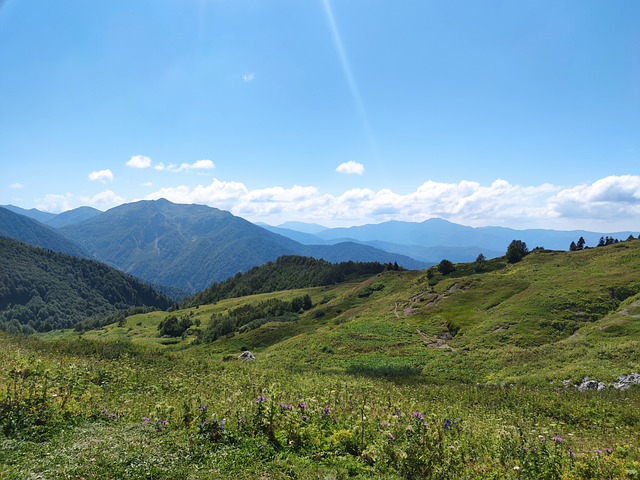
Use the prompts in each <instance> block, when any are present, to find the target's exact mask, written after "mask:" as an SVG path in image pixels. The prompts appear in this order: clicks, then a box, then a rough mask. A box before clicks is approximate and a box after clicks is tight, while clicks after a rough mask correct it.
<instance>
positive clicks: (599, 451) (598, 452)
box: [594, 448, 602, 455]
mask: <svg viewBox="0 0 640 480" xmlns="http://www.w3.org/2000/svg"><path fill="white" fill-rule="evenodd" d="M594 452H596V454H597V455H602V450H600V449H599V448H596V449H595V450H594Z"/></svg>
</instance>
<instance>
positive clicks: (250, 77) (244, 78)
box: [242, 73, 256, 82]
mask: <svg viewBox="0 0 640 480" xmlns="http://www.w3.org/2000/svg"><path fill="white" fill-rule="evenodd" d="M255 78H256V74H255V73H245V74H244V75H242V81H243V82H253V81H254V80H255Z"/></svg>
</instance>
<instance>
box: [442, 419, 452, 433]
mask: <svg viewBox="0 0 640 480" xmlns="http://www.w3.org/2000/svg"><path fill="white" fill-rule="evenodd" d="M452 425H453V422H452V421H451V420H449V419H448V418H445V419H444V431H445V432H446V431H447V430H449V428H451V426H452Z"/></svg>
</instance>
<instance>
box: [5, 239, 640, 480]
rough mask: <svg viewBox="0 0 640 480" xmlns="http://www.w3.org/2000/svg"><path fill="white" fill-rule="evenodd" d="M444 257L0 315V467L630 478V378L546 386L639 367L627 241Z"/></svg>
mask: <svg viewBox="0 0 640 480" xmlns="http://www.w3.org/2000/svg"><path fill="white" fill-rule="evenodd" d="M456 268H457V269H456V271H454V272H453V273H450V274H448V275H446V276H443V275H442V274H440V273H438V272H437V271H436V270H435V269H434V270H430V271H420V272H405V271H387V272H384V273H380V274H378V275H374V276H371V277H368V278H361V279H360V280H357V281H352V282H347V283H341V284H337V285H332V286H327V287H314V288H308V289H301V290H292V291H284V292H275V293H265V294H260V295H254V296H250V297H243V298H235V299H227V300H221V301H219V302H217V303H215V304H211V305H201V306H198V307H193V308H189V309H185V310H181V311H176V312H151V313H146V314H141V315H134V316H131V317H128V318H127V319H126V321H124V322H121V323H120V324H113V325H108V326H106V327H104V328H101V329H98V330H91V331H87V332H84V333H82V334H79V333H77V332H74V331H71V330H66V331H56V332H50V333H47V334H41V335H34V336H11V335H7V334H0V478H2V479H5V478H6V479H23V478H43V479H49V478H51V479H58V478H70V479H71V478H126V479H164V478H166V479H206V478H230V479H231V478H233V479H242V478H246V479H255V478H264V479H267V478H273V479H280V478H305V479H306V478H311V479H313V478H318V479H320V478H322V479H327V478H329V479H330V478H336V479H338V478H385V479H387V478H398V479H400V478H409V479H411V478H434V479H435V478H437V479H450V478H461V479H464V478H468V479H503V478H504V479H507V478H522V479H556V478H563V479H583V478H594V479H600V478H629V479H633V478H640V448H639V445H640V388H638V387H632V388H630V389H628V390H625V391H619V390H614V389H613V388H611V387H609V388H606V389H605V390H602V391H584V392H581V391H577V390H576V389H575V388H572V387H569V388H565V387H564V386H563V381H565V380H566V381H568V382H566V383H568V384H570V385H573V384H575V383H579V382H580V381H581V379H582V378H583V377H585V376H588V377H590V378H594V379H597V380H600V381H604V382H607V383H612V382H613V381H614V380H615V378H616V377H617V376H619V375H622V374H628V373H631V372H640V335H639V333H640V332H639V329H640V326H639V325H640V324H639V321H638V319H639V318H640V317H639V315H640V242H639V241H628V242H622V243H619V244H616V245H611V246H608V247H602V248H597V249H590V250H584V251H578V252H570V253H569V252H547V251H535V252H533V253H531V254H530V255H528V256H527V257H525V258H524V259H523V260H522V261H521V262H519V263H516V264H513V265H510V264H506V263H505V261H504V259H495V260H491V261H489V262H487V263H486V264H483V265H482V266H479V265H474V264H466V265H456ZM307 294H308V295H309V296H310V297H311V299H312V303H313V307H312V308H311V309H309V310H306V311H304V312H303V311H301V312H300V313H299V314H298V315H297V317H296V318H295V319H293V320H291V319H289V320H287V321H269V322H266V323H256V324H255V328H251V329H246V328H245V329H244V330H242V329H240V330H239V331H237V332H234V333H231V334H227V335H225V336H223V337H221V338H218V339H217V340H215V341H214V342H203V341H201V340H200V341H199V339H201V338H202V337H201V336H199V335H198V329H200V330H202V329H204V328H206V326H207V325H208V324H209V322H210V321H211V318H212V315H215V314H218V315H224V314H225V313H226V312H229V311H230V310H232V309H234V308H237V307H239V306H241V305H255V304H258V303H259V302H261V301H264V300H268V299H272V298H278V299H281V300H285V301H290V300H291V299H293V298H296V297H299V296H301V295H307ZM169 315H176V316H179V317H188V318H189V319H191V320H192V321H193V323H194V326H193V327H192V328H191V329H190V330H189V331H188V332H187V333H186V334H185V335H184V336H183V337H177V338H162V337H159V335H158V325H159V324H160V322H161V321H163V320H164V319H165V318H167V316H169ZM214 318H216V317H214ZM247 349H248V350H250V351H252V352H253V353H254V354H255V355H256V360H255V361H251V362H243V361H239V360H237V359H236V357H237V356H238V355H239V354H240V353H241V352H242V351H243V350H247Z"/></svg>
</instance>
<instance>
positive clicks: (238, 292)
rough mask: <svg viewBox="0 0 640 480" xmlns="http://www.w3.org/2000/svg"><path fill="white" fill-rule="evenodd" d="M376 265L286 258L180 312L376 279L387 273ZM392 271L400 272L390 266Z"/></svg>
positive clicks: (214, 289)
mask: <svg viewBox="0 0 640 480" xmlns="http://www.w3.org/2000/svg"><path fill="white" fill-rule="evenodd" d="M388 268H389V266H388V265H384V264H381V263H377V262H351V261H349V262H342V263H337V264H333V263H330V262H327V261H325V260H317V259H315V258H308V257H299V256H284V257H280V258H278V259H277V260H276V261H275V262H268V263H266V264H264V265H261V266H259V267H254V268H252V269H251V270H249V271H248V272H246V273H238V274H236V275H235V276H234V277H232V278H229V279H228V280H225V281H224V282H220V283H214V284H213V285H211V286H210V287H209V288H207V289H205V290H203V291H202V292H200V293H197V294H196V295H194V296H192V297H189V298H187V299H185V300H184V301H182V302H181V304H180V308H189V307H195V306H198V305H204V304H207V303H215V302H218V301H220V300H223V299H225V298H236V297H243V296H247V295H254V294H257V293H269V292H276V291H280V290H292V289H296V288H308V287H316V286H321V285H332V284H336V283H341V282H345V281H348V280H351V279H354V278H358V277H362V276H365V275H373V274H376V273H380V272H383V271H384V270H385V269H388ZM390 269H391V270H396V271H397V270H399V267H397V264H396V265H391V267H390Z"/></svg>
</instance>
